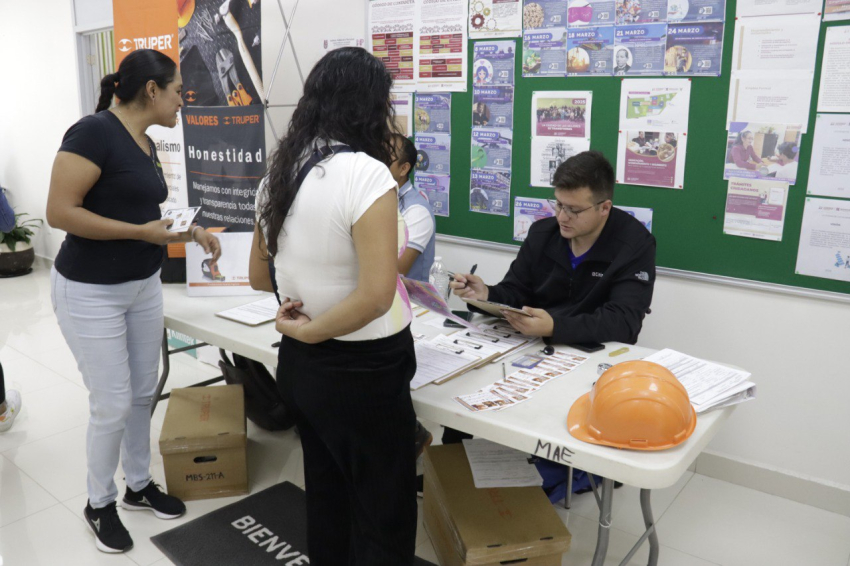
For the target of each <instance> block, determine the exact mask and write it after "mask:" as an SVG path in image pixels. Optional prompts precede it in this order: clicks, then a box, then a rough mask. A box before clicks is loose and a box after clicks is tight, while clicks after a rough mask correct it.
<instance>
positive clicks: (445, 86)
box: [416, 0, 469, 92]
mask: <svg viewBox="0 0 850 566" xmlns="http://www.w3.org/2000/svg"><path fill="white" fill-rule="evenodd" d="M468 7H469V6H468V3H467V0H416V37H417V38H418V39H417V46H416V47H417V60H416V64H417V72H418V74H417V79H416V91H417V92H466V44H467V25H466V15H467V13H468Z"/></svg>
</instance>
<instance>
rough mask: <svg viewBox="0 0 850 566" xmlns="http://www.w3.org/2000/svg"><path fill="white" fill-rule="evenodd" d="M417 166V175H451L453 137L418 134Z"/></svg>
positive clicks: (415, 168) (416, 140)
mask: <svg viewBox="0 0 850 566" xmlns="http://www.w3.org/2000/svg"><path fill="white" fill-rule="evenodd" d="M415 144H416V166H415V167H414V171H416V172H417V173H429V174H431V175H450V174H451V169H450V167H451V148H452V145H451V136H449V134H420V133H418V132H417V133H416V138H415Z"/></svg>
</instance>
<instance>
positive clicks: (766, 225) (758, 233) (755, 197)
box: [723, 179, 788, 242]
mask: <svg viewBox="0 0 850 566" xmlns="http://www.w3.org/2000/svg"><path fill="white" fill-rule="evenodd" d="M787 202H788V183H785V182H782V181H767V180H757V179H730V180H729V190H728V192H727V194H726V216H725V218H724V220H723V233H724V234H729V235H732V236H744V237H747V238H758V239H761V240H773V241H774V242H781V241H782V230H783V228H784V226H785V208H786V203H787Z"/></svg>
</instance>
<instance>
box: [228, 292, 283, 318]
mask: <svg viewBox="0 0 850 566" xmlns="http://www.w3.org/2000/svg"><path fill="white" fill-rule="evenodd" d="M279 308H280V304H279V303H278V302H277V297H275V296H274V295H272V296H270V297H266V298H265V299H260V300H259V301H254V302H253V303H248V304H247V305H242V306H239V307H234V308H232V309H227V310H224V311H221V312H217V313H215V315H216V316H220V317H221V318H227V319H229V320H234V321H236V322H241V323H242V324H247V325H248V326H257V325H258V324H263V323H264V322H269V321H272V320H274V319H275V316H276V315H277V311H278V309H279Z"/></svg>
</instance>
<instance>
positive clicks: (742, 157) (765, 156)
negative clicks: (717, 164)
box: [723, 122, 801, 185]
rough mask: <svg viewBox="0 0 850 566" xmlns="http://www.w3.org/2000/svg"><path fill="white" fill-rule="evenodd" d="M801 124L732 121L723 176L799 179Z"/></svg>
mask: <svg viewBox="0 0 850 566" xmlns="http://www.w3.org/2000/svg"><path fill="white" fill-rule="evenodd" d="M800 137H801V134H800V126H799V124H798V125H788V124H760V123H756V122H732V123H731V124H730V125H729V135H728V138H727V141H726V163H725V165H724V168H723V178H724V179H732V178H735V177H737V178H742V179H773V180H776V181H785V182H787V183H789V184H791V185H793V184H794V183H796V182H797V165H798V164H799V159H800Z"/></svg>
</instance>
